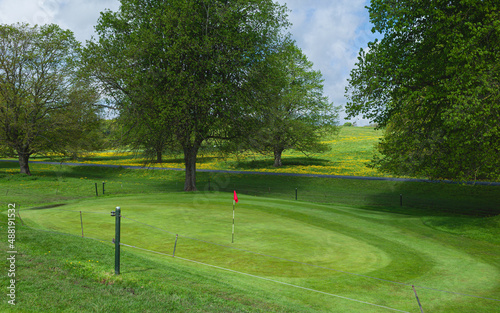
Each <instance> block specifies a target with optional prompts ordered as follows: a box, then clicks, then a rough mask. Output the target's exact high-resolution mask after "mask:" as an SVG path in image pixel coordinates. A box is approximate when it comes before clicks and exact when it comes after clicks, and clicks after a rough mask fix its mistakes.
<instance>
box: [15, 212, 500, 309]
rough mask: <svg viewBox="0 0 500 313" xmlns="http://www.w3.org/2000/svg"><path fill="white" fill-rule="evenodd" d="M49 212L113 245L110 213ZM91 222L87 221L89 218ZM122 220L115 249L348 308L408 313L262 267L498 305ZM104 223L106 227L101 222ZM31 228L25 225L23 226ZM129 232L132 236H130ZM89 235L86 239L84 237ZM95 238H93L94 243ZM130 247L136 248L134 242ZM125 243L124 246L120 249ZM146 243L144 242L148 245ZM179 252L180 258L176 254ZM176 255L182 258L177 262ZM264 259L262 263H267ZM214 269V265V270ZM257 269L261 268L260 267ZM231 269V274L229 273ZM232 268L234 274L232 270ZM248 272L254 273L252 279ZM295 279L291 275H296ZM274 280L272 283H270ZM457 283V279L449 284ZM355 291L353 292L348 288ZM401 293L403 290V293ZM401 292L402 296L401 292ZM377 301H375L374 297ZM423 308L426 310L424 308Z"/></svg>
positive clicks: (413, 297)
mask: <svg viewBox="0 0 500 313" xmlns="http://www.w3.org/2000/svg"><path fill="white" fill-rule="evenodd" d="M52 210H57V211H61V212H64V213H65V214H73V215H74V218H73V219H72V220H74V221H75V223H76V222H78V224H79V225H80V230H81V237H84V238H88V239H94V240H99V241H102V242H111V241H114V238H113V239H112V240H110V239H109V238H112V237H113V234H114V223H113V219H111V218H110V219H107V220H103V219H102V218H99V222H98V223H95V221H96V218H95V216H96V215H101V216H103V215H108V216H109V214H110V213H105V212H92V211H74V210H66V209H62V208H53V209H52ZM91 216H92V217H91ZM18 217H19V219H20V221H21V222H22V223H23V225H25V222H24V221H23V220H22V219H21V214H20V213H19V211H18ZM121 217H122V218H123V221H122V229H123V233H122V234H123V235H122V242H121V243H120V245H122V246H124V247H128V248H134V249H139V250H142V251H147V252H150V253H155V254H159V255H164V256H170V257H174V258H176V259H179V260H183V261H186V262H191V263H196V264H199V265H203V266H207V267H211V268H216V269H219V270H223V271H227V272H231V273H235V274H238V275H244V276H247V277H252V278H255V279H259V280H265V281H269V282H272V283H276V284H281V285H286V286H289V287H292V288H295V289H301V290H305V291H309V292H314V293H317V294H323V295H327V296H331V297H335V298H339V299H343V300H346V301H352V302H357V303H360V304H364V305H368V306H372V307H378V308H381V309H386V310H390V311H396V312H408V311H405V310H400V309H397V308H393V307H390V306H387V305H382V304H380V303H386V301H385V300H382V299H379V300H380V303H374V301H365V300H361V299H357V298H355V297H352V296H347V295H340V294H337V293H331V292H327V291H322V290H318V288H310V287H305V286H301V285H299V284H293V283H289V282H284V281H281V280H278V279H275V277H280V276H282V277H283V278H284V279H287V276H286V275H281V274H280V273H277V272H276V270H275V269H274V268H269V267H268V266H266V264H269V263H270V261H269V260H274V261H272V262H271V263H273V264H274V265H275V266H276V262H280V269H282V270H283V271H284V272H287V273H290V272H296V271H304V272H306V275H308V276H309V275H311V277H324V276H325V275H326V274H325V273H327V272H335V273H339V274H342V275H344V276H345V277H348V278H349V277H356V278H358V280H352V279H347V280H346V281H350V282H351V283H353V282H354V284H360V282H361V281H364V282H363V283H361V284H363V285H364V284H366V282H367V281H371V282H372V283H371V285H372V286H371V288H370V289H372V290H373V289H374V288H380V290H387V291H388V290H394V289H393V288H394V286H397V287H398V288H403V289H401V290H400V293H401V294H403V295H404V294H406V296H405V297H406V301H410V300H411V301H414V302H415V303H417V301H418V305H419V306H420V305H421V303H420V300H419V298H418V295H417V290H420V291H422V290H428V291H432V292H437V293H445V294H451V295H455V296H460V297H470V298H476V299H481V300H484V301H493V302H500V299H496V298H490V297H482V296H479V295H474V294H469V293H463V292H455V291H451V290H442V289H438V288H432V287H427V286H421V285H415V284H413V283H410V282H401V281H396V280H391V279H385V278H380V277H375V276H369V275H363V274H359V273H355V272H349V271H345V270H340V269H336V268H330V267H327V266H322V265H317V264H313V263H308V262H303V261H298V260H292V259H287V258H284V257H281V256H276V255H272V254H266V253H262V252H256V251H252V250H249V249H244V248H241V247H234V246H230V245H225V244H220V243H215V242H211V241H208V240H204V239H200V238H196V237H192V236H188V235H183V234H178V233H176V232H175V231H172V230H169V229H164V228H162V227H158V226H155V225H151V224H148V223H145V222H142V221H140V220H138V219H137V218H130V217H127V216H126V215H122V216H121ZM103 221H105V222H103ZM27 226H28V227H30V226H29V225H27ZM30 228H33V229H39V230H44V231H50V232H57V233H60V232H61V231H62V232H63V233H64V232H68V229H69V228H71V229H72V230H73V231H72V233H71V235H75V236H80V232H78V233H74V229H75V227H74V226H73V227H66V228H65V227H62V226H61V227H60V228H59V229H55V230H54V229H49V228H45V229H40V227H30ZM131 230H133V231H131ZM127 231H130V233H133V235H129V234H128V233H127ZM152 231H155V232H161V233H164V234H167V235H165V236H160V237H161V238H163V240H161V241H160V242H158V243H156V244H155V243H149V244H147V247H145V246H144V245H145V243H144V242H141V240H138V238H148V236H149V237H150V236H151V232H152ZM89 234H90V235H89ZM97 237H98V238H97ZM104 237H107V239H103V238H104ZM134 241H135V242H134ZM124 242H127V243H124ZM147 242H149V241H147ZM179 251H181V253H179ZM179 254H180V255H181V256H179ZM249 255H250V256H251V257H250V258H251V259H252V262H251V264H252V266H251V267H248V268H247V267H244V268H243V269H242V270H240V269H239V267H241V266H238V260H241V259H245V260H247V259H248V258H249ZM266 259H267V260H266ZM214 263H215V264H214ZM243 263H244V264H248V262H243ZM259 264H260V266H259ZM294 265H299V266H300V267H296V266H295V267H294ZM231 266H232V267H233V268H231ZM234 267H236V268H238V269H235V268H234ZM252 271H254V272H256V273H258V274H256V273H253V274H252V273H251V272H252ZM295 274H296V273H295ZM270 277H273V278H270ZM336 279H337V280H338V281H341V278H339V277H336ZM454 279H456V278H454ZM380 284H384V285H385V286H393V288H389V289H388V288H387V287H384V286H382V285H380ZM353 288H354V289H356V288H355V286H354V287H353ZM404 288H406V289H404ZM405 290H406V291H405ZM373 298H374V297H373V296H370V299H373ZM375 298H376V297H375ZM424 306H425V304H424Z"/></svg>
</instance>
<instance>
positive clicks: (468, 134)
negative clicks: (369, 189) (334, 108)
mask: <svg viewBox="0 0 500 313" xmlns="http://www.w3.org/2000/svg"><path fill="white" fill-rule="evenodd" d="M368 9H369V12H370V20H371V22H372V23H373V24H374V31H377V32H379V33H380V34H382V35H383V38H382V39H381V40H380V41H375V42H371V43H369V50H368V51H363V50H362V51H361V52H360V55H359V58H358V60H359V61H358V63H357V64H356V67H355V68H354V69H353V71H352V72H351V79H350V82H349V87H348V88H347V96H348V98H349V103H348V105H347V112H348V113H349V114H350V116H351V117H352V116H355V115H357V114H360V113H361V114H363V115H364V116H365V117H367V118H369V119H371V120H373V121H375V122H376V123H378V124H379V125H380V126H382V127H386V130H385V136H384V138H383V139H382V141H381V143H380V145H379V151H380V152H381V156H380V157H377V158H375V160H374V165H375V166H377V167H379V168H381V169H382V170H384V171H388V172H391V173H394V174H399V175H411V176H426V177H431V178H449V179H472V180H475V179H499V178H500V127H499V125H500V4H499V3H498V1H494V0H485V1H470V0H459V1H446V0H441V1H430V0H426V1H423V0H420V1H414V0H412V1H409V0H407V1H397V2H396V1H388V0H372V1H371V5H370V7H369V8H368Z"/></svg>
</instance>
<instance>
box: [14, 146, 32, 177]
mask: <svg viewBox="0 0 500 313" xmlns="http://www.w3.org/2000/svg"><path fill="white" fill-rule="evenodd" d="M17 155H18V156H19V167H20V168H21V174H26V175H29V176H31V172H30V166H29V164H28V160H29V158H30V154H29V153H28V152H22V151H20V152H18V153H17Z"/></svg>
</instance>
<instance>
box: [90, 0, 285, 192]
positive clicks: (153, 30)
mask: <svg viewBox="0 0 500 313" xmlns="http://www.w3.org/2000/svg"><path fill="white" fill-rule="evenodd" d="M286 25H287V22H286V20H285V14H284V7H281V6H279V5H277V4H274V3H273V2H272V1H270V0H259V1H255V0H242V1H230V2H228V1H219V0H204V1H194V0H189V1H185V0H174V1H168V2H166V1H144V0H122V1H121V7H120V10H119V11H118V12H109V11H108V12H104V13H103V14H102V15H101V18H100V19H99V23H98V25H97V27H96V30H97V32H98V35H99V40H98V41H94V42H89V43H88V46H87V49H86V52H87V53H86V55H87V57H86V62H87V64H88V65H89V66H90V67H91V68H93V69H94V74H95V76H96V77H97V78H98V79H99V80H100V81H101V83H102V84H103V87H104V88H105V90H106V91H107V93H108V95H109V96H110V97H113V98H115V99H117V103H118V104H120V105H119V109H120V110H122V111H123V110H127V111H134V112H138V114H139V115H141V116H146V123H148V124H151V125H153V127H152V130H153V131H154V132H158V131H161V132H162V133H164V132H166V133H170V134H171V136H172V137H173V138H175V140H176V141H177V142H178V145H180V146H181V147H182V149H183V152H184V156H185V167H186V185H185V189H186V190H196V185H195V181H196V176H195V173H196V156H197V153H198V150H199V148H200V147H201V145H202V144H203V142H204V141H205V140H208V139H211V138H228V137H229V135H228V134H229V133H230V130H231V129H232V127H234V125H235V119H237V118H235V117H238V116H241V115H242V114H241V112H242V108H241V102H239V101H238V99H239V98H240V97H242V96H243V94H242V93H243V91H242V89H243V87H244V85H245V82H246V80H247V76H248V73H249V72H250V70H251V68H252V67H253V66H255V65H257V64H259V62H260V61H261V60H262V59H263V58H264V57H265V56H266V55H267V54H269V53H271V51H272V49H273V47H274V44H275V42H276V41H278V40H279V38H280V36H281V32H282V30H283V28H284V27H286ZM125 104H126V105H125ZM134 116H135V115H134ZM141 129H142V130H145V129H146V128H145V127H141ZM147 132H148V133H149V132H150V131H149V130H148V131H147ZM167 136H168V135H167ZM168 139H170V137H168V138H167V140H168Z"/></svg>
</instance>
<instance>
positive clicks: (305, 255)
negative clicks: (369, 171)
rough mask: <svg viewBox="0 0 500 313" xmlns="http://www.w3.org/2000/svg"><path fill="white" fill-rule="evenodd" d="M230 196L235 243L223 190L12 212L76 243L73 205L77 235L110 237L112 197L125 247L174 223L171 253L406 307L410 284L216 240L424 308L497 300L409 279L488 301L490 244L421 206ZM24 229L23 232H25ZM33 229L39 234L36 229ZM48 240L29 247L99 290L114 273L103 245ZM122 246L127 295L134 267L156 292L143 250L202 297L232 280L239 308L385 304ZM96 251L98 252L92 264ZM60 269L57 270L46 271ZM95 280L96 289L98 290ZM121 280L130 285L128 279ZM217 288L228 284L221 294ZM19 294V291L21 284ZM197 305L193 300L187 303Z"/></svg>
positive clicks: (381, 284)
mask: <svg viewBox="0 0 500 313" xmlns="http://www.w3.org/2000/svg"><path fill="white" fill-rule="evenodd" d="M239 198H240V203H238V204H237V207H236V213H237V215H236V221H237V223H236V242H235V243H234V244H231V222H232V204H231V199H232V197H231V194H230V193H229V194H226V193H194V194H185V193H169V194H164V195H160V194H156V195H142V196H139V195H135V196H130V197H107V198H100V199H87V200H81V201H77V202H74V203H70V204H68V205H65V206H61V207H57V208H46V209H34V210H30V209H25V210H21V214H22V217H23V220H24V221H25V223H27V224H28V225H31V226H33V227H35V228H44V229H51V230H57V231H60V232H64V233H70V234H73V235H75V236H74V237H66V238H71V241H79V242H82V243H83V242H85V240H84V239H79V238H76V236H79V235H81V228H80V215H79V211H80V210H82V211H83V212H84V213H83V219H84V231H85V234H86V236H89V237H93V238H99V239H107V240H109V238H112V237H114V234H113V222H114V219H113V218H112V217H111V216H109V211H110V210H112V208H114V207H115V206H117V205H119V206H121V207H122V210H123V212H122V214H123V216H124V217H126V218H124V219H123V224H122V232H123V234H122V242H123V243H127V244H129V245H134V246H138V247H142V248H145V249H151V250H154V251H159V252H162V253H165V254H171V253H172V251H173V244H174V241H175V236H174V234H176V233H177V234H179V235H180V237H179V241H178V244H177V250H176V256H178V257H182V258H186V259H191V260H196V261H200V262H204V263H207V264H211V265H215V266H219V267H223V268H228V269H232V270H235V271H239V272H244V273H248V274H252V275H256V276H259V277H264V278H269V279H273V280H278V281H281V282H285V283H288V284H293V285H298V286H303V287H306V288H311V289H314V290H320V291H322V292H326V293H332V294H336V295H340V296H343V297H348V298H352V299H357V300H361V301H366V302H370V303H375V304H379V305H383V306H388V307H392V308H397V309H400V310H405V311H410V312H415V311H416V310H415V309H417V310H418V306H417V304H416V300H415V299H414V296H413V291H412V289H411V286H401V285H399V284H395V283H389V282H385V281H380V280H376V279H370V278H366V277H362V276H356V275H350V274H346V273H342V272H338V271H332V270H326V269H324V268H318V267H312V266H306V265H304V264H299V263H294V262H288V261H284V260H282V259H278V258H272V257H268V256H263V255H259V254H254V253H248V252H244V251H241V250H234V249H230V248H227V247H226V246H231V247H234V248H238V249H243V250H251V251H254V252H257V253H260V254H265V255H270V256H276V257H279V258H284V259H289V260H295V261H298V262H305V263H309V264H314V265H318V266H321V267H326V268H330V269H335V270H340V271H347V272H351V273H354V274H361V275H367V276H371V277H375V278H380V279H385V280H390V281H396V282H403V283H407V284H415V285H416V286H418V287H417V289H418V292H419V296H420V299H421V301H422V302H423V305H424V308H425V309H426V311H429V312H470V311H471V310H476V311H478V310H479V311H482V312H492V311H495V310H498V308H499V307H500V306H499V302H497V301H492V300H484V299H477V298H472V297H463V296H458V295H454V294H449V293H445V292H438V291H434V290H429V289H423V288H420V287H428V288H432V289H441V290H447V291H453V292H458V293H466V294H472V295H477V296H480V297H487V298H496V299H499V298H500V284H499V283H498V282H499V278H500V271H499V267H500V262H499V257H500V247H499V246H498V244H495V243H490V242H488V241H486V240H483V241H478V240H472V239H466V238H463V237H460V236H454V235H451V234H447V233H445V232H442V231H439V230H436V229H433V228H430V227H428V226H426V225H425V223H424V222H423V221H425V217H420V216H414V215H404V214H397V213H387V212H375V211H367V210H363V209H359V208H353V207H347V206H338V205H323V204H312V203H306V202H300V201H289V200H276V199H264V198H260V197H253V196H248V195H245V194H240V195H239ZM87 212H88V213H87ZM90 212H92V213H90ZM133 220H137V221H140V222H142V223H145V224H149V225H151V226H154V227H156V228H151V227H147V226H145V225H144V224H139V223H137V222H134V221H133ZM159 229H163V230H167V231H169V232H171V233H167V232H165V231H161V230H159ZM489 229H490V231H498V224H497V225H496V227H495V225H493V224H492V225H491V226H490V227H489ZM29 232H31V231H27V233H29ZM497 235H498V233H497ZM36 236H40V233H37V235H36ZM47 236H52V237H54V236H55V237H57V236H56V235H47ZM52 237H51V238H52ZM188 237H191V238H197V239H201V240H204V241H208V242H212V243H216V244H218V245H213V244H209V243H207V242H203V241H198V240H193V239H190V238H188ZM59 240H60V241H59V243H55V244H51V243H49V241H47V242H45V244H43V245H40V246H41V247H42V246H43V247H45V250H42V251H39V253H40V254H41V253H47V254H46V255H47V257H50V258H57V259H60V261H63V262H64V264H65V265H64V266H63V268H62V270H61V271H63V272H64V273H68V274H70V275H77V276H78V275H83V277H88V278H89V279H91V280H94V281H95V284H96V286H97V287H99V288H104V286H99V281H102V280H105V281H108V280H110V279H111V281H113V282H115V281H116V279H117V278H114V277H112V275H111V274H110V270H112V268H113V267H112V261H111V258H112V249H111V248H110V246H109V245H106V244H104V243H99V242H95V241H91V242H90V240H88V241H89V242H90V243H88V244H89V245H90V246H91V245H94V244H95V245H98V246H101V248H97V249H96V250H98V251H99V252H98V251H95V252H98V253H97V256H95V257H94V256H93V255H94V253H95V252H94V251H90V252H89V253H88V254H79V255H80V256H79V257H77V256H73V257H70V255H71V253H68V251H66V252H65V249H66V248H65V244H64V242H63V241H64V240H65V239H63V238H62V237H60V239H59ZM68 240H70V239H68ZM59 250H61V251H59ZM101 250H102V251H101ZM123 250H124V253H125V254H126V255H127V258H125V259H124V260H123V262H122V269H123V272H124V273H123V275H121V277H120V278H119V279H118V280H119V281H118V282H116V284H117V287H118V286H120V287H119V288H118V290H121V292H122V294H123V293H125V294H126V293H127V291H126V290H127V288H128V287H122V284H124V285H127V284H129V283H130V282H131V281H135V280H141V279H142V278H141V277H142V275H145V277H146V278H144V279H146V280H151V281H155V283H152V284H158V286H149V287H148V288H152V292H153V293H158V295H162V294H163V293H162V292H163V289H162V288H163V287H162V286H163V285H162V284H161V283H160V282H159V281H160V280H161V279H155V276H154V275H157V274H155V273H157V272H156V271H152V272H151V273H150V270H142V268H143V267H141V266H138V265H137V264H142V262H146V261H139V260H148V261H147V262H154V263H155V265H150V266H154V267H155V268H156V267H158V270H160V268H163V269H164V271H166V272H170V271H171V270H174V272H176V271H181V270H182V271H185V272H183V275H186V277H188V278H187V279H188V280H190V279H195V278H194V277H200V280H201V281H202V282H205V284H204V286H205V287H206V288H207V289H208V290H209V294H212V295H213V294H214V293H215V294H217V293H218V292H220V291H217V289H218V288H219V286H220V285H221V284H222V285H224V286H225V287H227V288H229V289H231V288H236V293H238V292H241V293H242V294H243V295H246V297H247V298H246V299H245V300H244V303H249V307H246V309H247V310H249V311H254V309H253V307H254V306H255V305H256V303H257V302H259V301H262V302H263V303H267V302H269V303H271V304H266V305H265V309H264V311H280V310H283V311H294V310H295V311H299V312H360V311H369V312H386V311H387V310H386V309H380V308H377V307H374V306H370V305H366V304H360V303H357V302H353V301H348V300H345V299H339V298H336V297H332V296H327V295H321V294H316V293H314V292H311V291H306V290H301V289H297V288H293V287H290V286H283V285H280V284H277V283H272V282H265V281H261V280H260V279H258V278H252V277H246V276H244V275H241V274H236V273H230V272H229V273H228V272H225V271H222V270H217V269H213V268H210V267H206V266H201V265H194V266H193V265H192V264H190V263H189V262H186V261H183V260H179V259H174V258H172V257H169V256H162V257H158V256H154V255H151V254H150V253H144V252H141V251H140V250H134V249H130V248H123ZM48 251H51V252H50V253H49V252H48ZM106 252H107V254H106ZM105 254H106V255H107V256H105ZM83 255H85V257H83ZM44 256H45V254H44ZM63 259H64V260H63ZM86 259H89V260H90V261H86ZM97 260H102V261H99V264H97V262H96V261H97ZM68 262H74V264H76V262H81V263H79V265H78V266H76V267H75V268H74V269H72V268H71V265H72V264H70V265H68ZM147 262H146V263H147ZM82 264H85V265H82ZM20 267H21V265H20ZM59 270H60V269H58V268H57V269H55V270H54V271H56V272H57V271H59ZM61 275H63V274H62V273H61ZM151 275H153V276H151ZM164 275H165V274H164ZM214 277H217V278H214ZM174 280H175V279H174ZM141 281H143V280H141ZM215 281H217V282H215ZM114 284H115V283H113V285H114ZM141 284H144V283H141ZM170 284H177V281H175V282H174V281H172V280H170V282H169V283H168V284H167V285H170ZM233 284H234V285H233ZM182 285H183V284H181V286H182ZM195 286H196V284H195ZM97 287H96V288H97ZM68 288H69V287H68ZM92 288H94V287H92ZM99 288H97V290H100V289H99ZM130 288H132V289H133V290H134V291H135V290H137V289H138V285H137V284H135V285H134V286H132V287H130ZM169 288H170V287H169ZM220 288H222V287H220ZM113 290H114V289H113ZM277 290H278V291H277ZM113 292H116V290H115V291H113ZM186 292H187V293H190V292H193V293H194V294H197V292H200V291H198V289H196V288H195V290H194V291H191V290H189V289H188V290H187V291H186ZM225 292H228V291H224V292H222V293H223V294H225ZM264 295H272V297H270V296H264ZM19 297H20V299H22V294H20V295H19ZM117 297H118V296H117ZM144 297H146V296H145V295H144ZM197 297H198V296H194V298H197ZM207 297H208V296H207ZM215 297H216V298H217V296H215ZM228 297H229V298H230V299H239V297H240V295H235V294H231V295H229V296H228ZM136 299H137V302H141V301H146V302H147V301H148V300H147V297H146V298H145V299H144V300H142V299H141V298H136ZM190 299H191V298H190ZM219 300H220V299H219ZM102 301H103V303H104V306H106V305H109V306H110V310H114V307H112V306H111V304H110V303H108V304H106V300H104V299H103V300H102ZM200 301H201V303H197V302H196V301H195V307H196V306H197V307H198V308H199V310H200V311H205V309H206V311H210V310H211V309H210V307H208V308H205V306H206V305H208V303H210V301H212V300H200ZM221 301H222V304H221V307H218V308H217V309H215V310H214V311H224V312H230V311H232V308H231V306H233V305H234V306H236V307H238V306H240V305H242V307H243V308H242V309H241V310H245V305H243V304H242V303H241V302H240V301H236V303H233V302H232V301H227V300H226V299H223V300H221ZM146 305H148V304H147V303H146ZM226 305H227V306H226ZM174 306H175V305H174ZM71 307H74V305H72V306H71ZM154 309H156V308H155V307H152V309H151V310H154ZM183 309H185V308H183V307H182V306H179V307H177V308H176V310H179V311H182V310H183ZM196 310H198V309H194V311H196ZM258 310H259V306H256V307H255V311H258ZM108 311H109V310H108Z"/></svg>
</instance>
